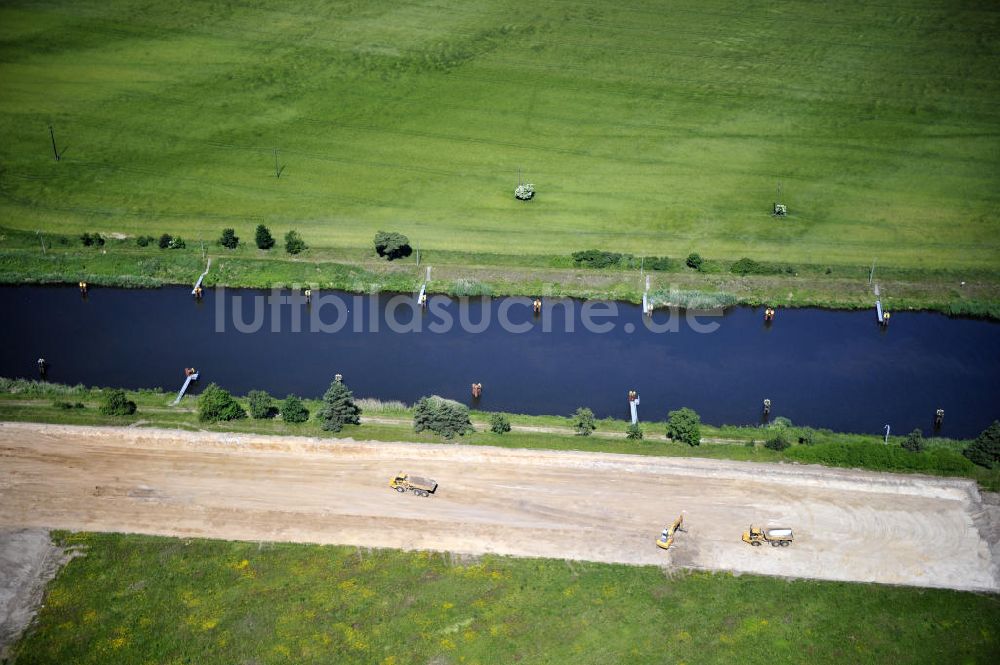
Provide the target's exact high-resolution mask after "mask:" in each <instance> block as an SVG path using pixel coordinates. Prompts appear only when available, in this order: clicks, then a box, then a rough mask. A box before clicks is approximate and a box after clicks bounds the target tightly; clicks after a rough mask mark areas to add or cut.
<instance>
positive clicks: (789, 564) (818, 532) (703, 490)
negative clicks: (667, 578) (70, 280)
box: [0, 423, 1000, 591]
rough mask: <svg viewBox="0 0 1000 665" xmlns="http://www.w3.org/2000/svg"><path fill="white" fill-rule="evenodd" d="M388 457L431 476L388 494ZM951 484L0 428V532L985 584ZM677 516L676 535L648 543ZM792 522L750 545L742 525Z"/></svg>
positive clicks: (666, 462)
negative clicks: (432, 488) (788, 535)
mask: <svg viewBox="0 0 1000 665" xmlns="http://www.w3.org/2000/svg"><path fill="white" fill-rule="evenodd" d="M399 470H405V471H409V472H411V473H413V474H416V475H423V476H430V477H433V478H435V479H436V480H437V481H438V482H439V483H440V488H439V490H438V492H437V494H436V495H435V496H432V497H429V498H420V497H417V496H413V495H411V494H397V493H396V492H394V491H392V490H391V489H390V488H389V487H388V481H389V478H390V477H391V476H392V475H393V474H394V473H395V472H396V471H399ZM996 510H997V507H996V506H995V505H987V504H984V503H983V501H982V499H981V497H980V494H979V492H978V490H977V489H976V487H975V485H974V483H972V482H971V481H966V480H952V479H941V478H929V477H923V476H904V475H893V474H879V473H869V472H860V471H844V470H837V469H827V468H823V467H815V466H797V465H773V464H751V463H738V462H721V461H716V460H705V459H670V458H654V457H642V456H633V455H610V454H593V453H582V452H563V451H536V450H511V449H501V448H489V447H480V446H462V445H427V444H408V443H374V442H354V441H350V440H344V441H329V440H319V439H308V438H297V437H267V436H257V435H243V434H218V433H190V432H180V431H167V430H152V429H149V430H146V429H137V428H101V427H70V426H59V425H38V424H30V423H2V424H0V528H2V527H8V528H11V527H46V528H62V529H75V530H94V531H126V532H139V533H150V534H164V535H174V536H199V537H212V538H225V539H236V540H266V541H297V542H313V543H338V544H345V545H359V546H376V547H397V548H406V549H434V550H445V551H451V552H459V553H468V554H481V553H487V552H493V553H498V554H509V555H518V556H543V557H557V558H565V559H581V560H589V561H604V562H622V563H630V564H653V565H662V566H671V565H673V566H685V567H694V568H705V569H721V570H732V571H742V572H747V573H759V574H765V575H781V576H788V577H810V578H819V579H832V580H854V581H866V582H868V581H870V582H882V583H889V584H908V585H917V586H931V587H951V588H956V589H972V590H984V591H997V590H1000V584H998V575H997V572H998V571H997V565H996V558H995V556H994V553H995V550H996V544H997V543H996V541H997V533H996V531H997V528H996V527H997V524H1000V521H998V520H997V516H996V514H995V512H994V511H996ZM682 511H683V513H684V517H685V525H686V527H687V531H686V532H684V533H681V534H680V535H679V537H678V539H677V544H676V545H675V547H674V548H672V549H671V550H670V551H669V552H664V551H662V550H660V549H658V548H657V547H656V546H655V545H654V540H655V539H656V537H657V535H658V534H659V532H660V530H661V529H663V527H664V526H665V525H666V524H668V523H669V522H671V521H673V519H674V518H675V517H677V516H678V515H679V514H681V512H682ZM751 522H753V523H755V524H761V525H763V526H787V527H791V528H793V529H794V530H795V543H794V544H793V545H792V546H791V547H786V548H772V547H768V546H764V547H750V546H748V545H746V544H744V543H743V542H741V540H740V535H741V533H742V531H743V530H744V529H745V528H746V527H747V526H748V525H749V524H750V523H751Z"/></svg>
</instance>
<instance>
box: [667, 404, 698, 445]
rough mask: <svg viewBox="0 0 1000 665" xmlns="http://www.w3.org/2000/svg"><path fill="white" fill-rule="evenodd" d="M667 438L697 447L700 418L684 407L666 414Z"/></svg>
mask: <svg viewBox="0 0 1000 665" xmlns="http://www.w3.org/2000/svg"><path fill="white" fill-rule="evenodd" d="M667 437H668V438H670V439H672V440H674V441H680V442H682V443H686V444H688V445H689V446H697V445H698V444H700V443H701V418H700V417H699V416H698V414H697V413H695V411H694V410H693V409H689V408H687V407H686V406H685V407H683V408H681V409H677V410H676V411H671V412H670V413H668V414H667Z"/></svg>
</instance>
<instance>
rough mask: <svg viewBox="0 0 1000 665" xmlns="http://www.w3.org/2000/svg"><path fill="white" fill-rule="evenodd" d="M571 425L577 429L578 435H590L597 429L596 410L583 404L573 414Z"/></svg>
mask: <svg viewBox="0 0 1000 665" xmlns="http://www.w3.org/2000/svg"><path fill="white" fill-rule="evenodd" d="M571 418H572V421H571V423H570V424H571V425H572V426H573V429H575V430H576V433H577V435H578V436H590V433H591V432H593V431H594V430H595V429H597V423H596V422H595V420H594V412H593V411H591V410H590V409H588V408H587V407H585V406H581V407H580V408H579V409H577V410H576V412H574V413H573V415H572V416H571Z"/></svg>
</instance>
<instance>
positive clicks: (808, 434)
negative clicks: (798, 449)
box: [799, 427, 816, 446]
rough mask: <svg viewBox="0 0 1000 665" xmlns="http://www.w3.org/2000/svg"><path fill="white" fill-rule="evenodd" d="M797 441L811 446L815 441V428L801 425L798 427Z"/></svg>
mask: <svg viewBox="0 0 1000 665" xmlns="http://www.w3.org/2000/svg"><path fill="white" fill-rule="evenodd" d="M799 443H802V444H805V445H807V446H811V445H813V444H814V443H816V430H814V429H813V428H811V427H802V428H800V429H799Z"/></svg>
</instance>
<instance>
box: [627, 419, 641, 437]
mask: <svg viewBox="0 0 1000 665" xmlns="http://www.w3.org/2000/svg"><path fill="white" fill-rule="evenodd" d="M625 438H626V439H629V440H631V441H637V440H639V439H641V438H642V427H640V426H639V423H631V424H629V426H628V427H626V428H625Z"/></svg>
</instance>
